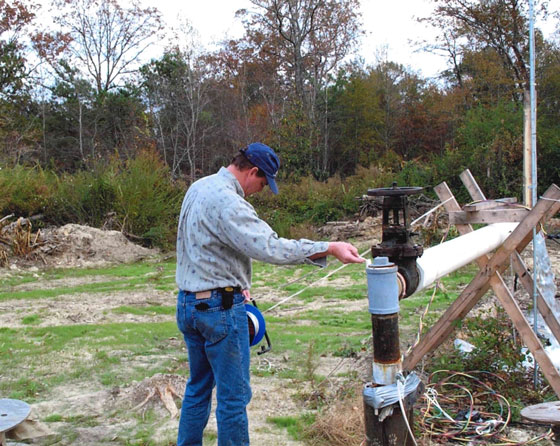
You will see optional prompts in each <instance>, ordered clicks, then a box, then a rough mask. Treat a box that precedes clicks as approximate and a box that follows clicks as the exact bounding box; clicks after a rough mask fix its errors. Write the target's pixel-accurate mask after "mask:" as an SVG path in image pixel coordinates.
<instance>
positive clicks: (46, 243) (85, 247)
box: [7, 224, 158, 270]
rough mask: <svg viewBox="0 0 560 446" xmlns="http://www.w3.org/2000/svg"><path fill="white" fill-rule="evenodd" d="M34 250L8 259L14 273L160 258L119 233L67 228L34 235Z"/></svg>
mask: <svg viewBox="0 0 560 446" xmlns="http://www.w3.org/2000/svg"><path fill="white" fill-rule="evenodd" d="M31 240H32V246H33V249H32V250H30V252H29V253H28V254H27V255H25V256H19V257H15V256H11V257H8V259H7V268H9V269H10V270H18V269H25V268H30V267H35V268H68V267H93V266H103V265H109V264H115V263H130V262H135V261H138V260H142V259H146V258H149V257H152V256H155V255H157V254H158V251H157V250H155V249H148V248H145V247H143V246H139V245H137V244H134V243H132V242H131V241H130V240H128V239H127V238H126V237H125V236H124V235H123V234H122V233H121V232H119V231H105V230H101V229H97V228H92V227H90V226H84V225H77V224H67V225H64V226H62V227H51V228H46V229H44V230H42V231H39V232H38V233H35V234H31Z"/></svg>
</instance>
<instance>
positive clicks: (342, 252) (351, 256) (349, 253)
mask: <svg viewBox="0 0 560 446" xmlns="http://www.w3.org/2000/svg"><path fill="white" fill-rule="evenodd" d="M327 254H330V255H332V256H335V257H336V258H337V259H338V260H340V261H341V262H342V263H363V262H365V261H366V259H364V258H363V257H360V254H359V253H358V250H357V249H356V248H355V247H354V246H353V245H351V244H350V243H346V242H329V249H328V250H327Z"/></svg>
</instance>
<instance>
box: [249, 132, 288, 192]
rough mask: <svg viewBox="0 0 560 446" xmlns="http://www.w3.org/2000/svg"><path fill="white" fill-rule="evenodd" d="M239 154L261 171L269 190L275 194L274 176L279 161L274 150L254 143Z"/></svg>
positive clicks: (276, 189) (276, 188)
mask: <svg viewBox="0 0 560 446" xmlns="http://www.w3.org/2000/svg"><path fill="white" fill-rule="evenodd" d="M241 152H242V153H243V154H244V155H245V156H246V157H247V159H248V160H249V161H251V163H253V164H254V165H255V166H257V167H258V168H259V169H261V170H262V171H263V173H264V175H265V176H266V181H267V182H268V186H269V187H270V190H271V191H272V192H273V193H274V194H277V193H278V186H276V174H277V173H278V169H279V168H280V159H279V158H278V155H276V153H274V150H272V149H271V148H270V147H268V146H267V145H265V144H263V143H261V142H254V143H252V144H249V145H248V146H247V148H245V149H241Z"/></svg>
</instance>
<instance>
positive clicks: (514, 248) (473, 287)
mask: <svg viewBox="0 0 560 446" xmlns="http://www.w3.org/2000/svg"><path fill="white" fill-rule="evenodd" d="M461 180H462V182H463V184H464V185H465V187H466V188H467V190H468V191H469V194H470V195H471V197H472V198H473V200H477V201H484V200H485V197H484V194H483V193H482V191H481V190H480V188H479V187H478V184H476V181H475V180H474V178H473V177H472V175H471V173H470V172H469V171H468V170H466V171H465V172H463V173H462V174H461ZM435 191H436V194H437V195H438V197H439V199H440V200H441V201H442V202H445V205H444V206H445V209H446V210H447V212H449V213H450V214H451V213H454V212H461V208H460V206H459V204H458V203H457V200H455V197H454V196H453V194H452V193H451V191H450V189H449V187H448V186H447V184H446V183H441V184H439V185H438V186H436V187H435ZM559 210H560V188H558V186H556V185H554V184H553V185H552V186H550V187H549V188H548V190H547V191H546V192H545V193H544V194H543V196H542V198H541V199H540V200H539V201H538V202H537V204H536V205H535V207H534V208H533V209H532V210H530V211H528V212H527V213H526V216H525V217H524V218H523V219H522V220H521V222H520V223H519V225H518V226H517V228H516V229H515V230H514V231H513V232H512V233H511V234H510V236H509V237H508V238H507V239H506V240H505V241H504V243H503V244H502V246H501V247H499V248H498V249H497V250H496V252H495V253H494V254H493V255H492V256H489V255H484V256H482V257H479V258H478V259H476V263H477V264H478V266H479V268H480V271H479V272H478V274H477V275H476V276H475V277H474V278H473V280H472V281H471V283H470V284H469V285H468V286H467V287H466V288H465V289H464V290H463V292H462V293H461V294H460V295H459V297H458V298H457V299H456V300H455V302H453V304H451V306H450V307H449V308H448V309H447V311H446V312H445V313H444V314H443V315H442V316H441V318H440V319H439V320H438V321H437V322H436V323H435V324H434V325H433V326H432V328H431V329H430V330H429V331H428V333H427V334H426V335H425V336H424V337H423V338H422V339H421V340H420V342H419V343H418V344H417V345H416V346H415V347H414V348H413V349H412V350H411V352H410V354H409V355H408V356H407V357H406V358H404V361H403V368H404V369H405V370H412V369H413V368H414V367H415V366H416V364H418V362H419V361H420V360H421V359H422V357H423V356H424V355H426V354H428V353H430V352H432V351H433V350H435V349H436V348H437V347H438V346H439V345H441V343H442V342H444V341H445V339H447V337H448V336H449V335H450V334H451V333H452V332H453V330H454V328H455V326H456V323H457V321H460V320H462V319H463V318H464V317H465V316H466V315H467V313H468V312H469V311H470V310H471V309H472V308H473V307H474V306H475V305H476V303H477V302H478V301H479V300H480V298H481V297H482V296H483V295H484V294H485V293H486V292H487V291H488V289H489V288H490V287H492V289H493V291H494V293H495V294H496V296H497V297H498V300H499V301H500V303H501V304H502V306H503V307H504V309H505V310H506V312H507V313H508V315H509V317H510V318H511V320H512V321H513V324H514V326H515V328H516V329H517V331H518V332H519V334H520V336H521V338H522V339H523V341H524V342H525V344H526V345H527V347H528V348H529V350H530V351H531V353H532V354H533V356H534V358H535V360H536V361H537V363H538V364H539V366H540V368H541V370H542V373H543V374H544V376H545V378H546V379H547V381H548V382H549V384H550V386H551V388H552V389H553V390H554V392H555V393H556V395H557V396H558V397H559V398H560V374H559V373H558V371H557V370H556V368H555V367H554V364H553V363H552V361H551V360H550V358H549V357H548V355H547V353H546V352H545V350H544V348H543V346H542V344H541V342H540V340H539V339H538V337H537V336H536V334H535V333H534V331H533V330H532V328H531V326H530V325H529V322H528V321H527V320H526V319H525V316H524V315H523V313H522V312H521V309H520V308H519V306H518V304H517V302H516V301H515V299H514V298H513V295H512V294H511V292H510V290H509V289H508V288H507V286H506V284H505V283H504V280H503V279H502V276H501V273H502V272H503V271H504V270H505V269H506V268H507V267H508V266H509V262H508V260H509V259H510V257H511V259H512V262H511V264H512V265H513V268H514V270H515V272H516V273H517V274H518V276H519V277H520V281H521V283H522V285H523V286H524V287H525V288H526V289H527V291H528V292H529V293H530V294H531V293H532V292H533V279H532V277H531V275H530V273H529V271H528V270H527V267H526V266H525V265H524V263H523V261H522V259H521V256H520V255H519V253H521V252H522V251H523V249H525V247H526V246H527V245H528V244H529V242H531V240H532V238H533V229H534V228H537V227H538V226H539V225H540V223H541V221H546V220H548V219H549V218H551V217H552V216H554V215H555V214H556V213H557V212H558V211H559ZM495 212H497V213H499V212H500V211H499V210H496V211H495ZM502 221H504V220H502ZM505 221H507V220H505ZM456 226H457V230H458V231H459V233H460V234H461V235H463V234H466V233H468V232H471V231H473V228H472V226H471V225H470V224H468V223H457V224H456ZM537 308H538V310H539V311H540V313H541V314H542V316H543V318H544V320H545V322H546V323H547V325H548V326H549V327H550V329H551V331H552V333H553V334H554V336H555V337H556V339H558V340H560V322H559V321H558V319H557V318H556V316H555V315H554V312H553V311H552V310H551V308H550V306H549V305H548V303H547V302H546V300H545V299H544V298H543V297H542V295H541V294H540V292H539V293H538V296H537Z"/></svg>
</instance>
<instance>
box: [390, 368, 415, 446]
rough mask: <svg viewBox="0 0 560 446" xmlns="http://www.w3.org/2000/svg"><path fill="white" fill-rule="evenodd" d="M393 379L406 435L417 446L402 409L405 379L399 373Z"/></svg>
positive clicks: (404, 411)
mask: <svg viewBox="0 0 560 446" xmlns="http://www.w3.org/2000/svg"><path fill="white" fill-rule="evenodd" d="M395 378H396V381H397V395H398V397H399V406H400V408H401V415H402V417H403V418H404V422H405V424H406V427H407V428H408V433H409V434H410V438H412V441H413V442H414V445H415V446H418V443H416V438H414V432H412V429H411V428H410V423H409V422H408V417H407V416H406V410H405V408H404V386H405V382H406V378H405V377H404V376H403V374H402V373H400V372H399V373H397V374H396V376H395Z"/></svg>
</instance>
